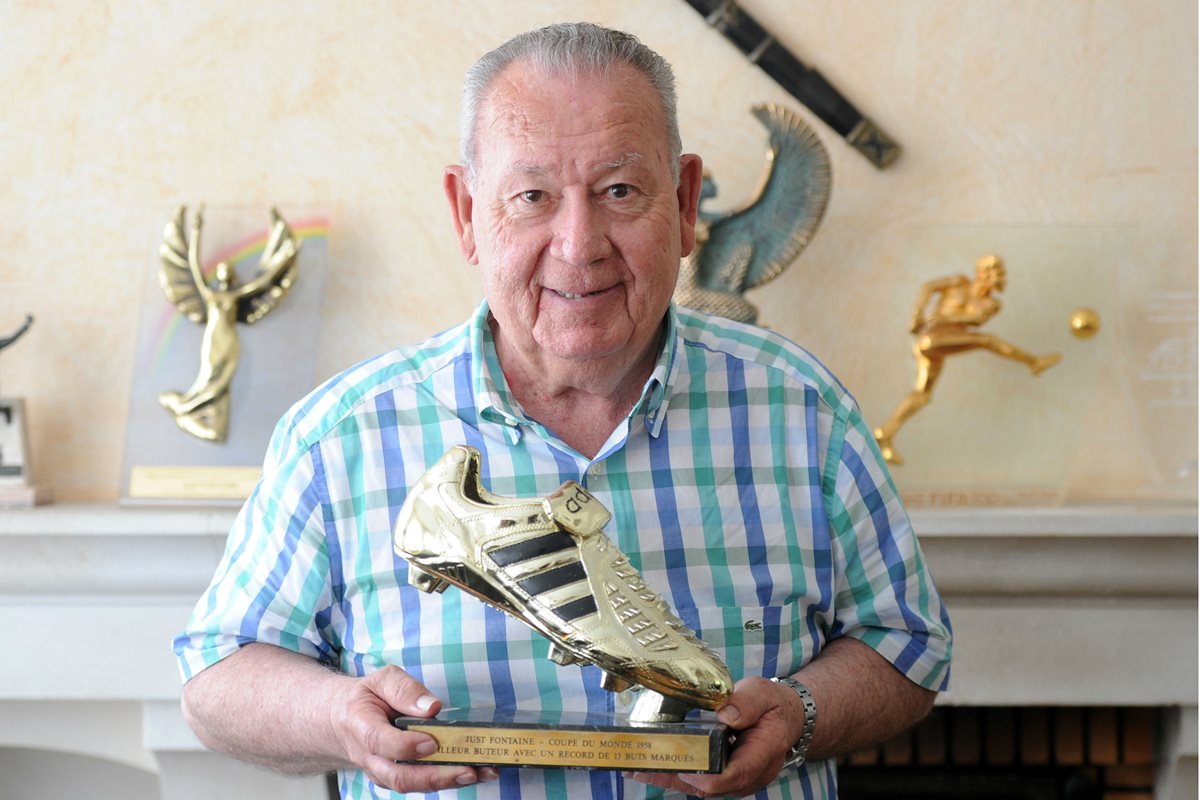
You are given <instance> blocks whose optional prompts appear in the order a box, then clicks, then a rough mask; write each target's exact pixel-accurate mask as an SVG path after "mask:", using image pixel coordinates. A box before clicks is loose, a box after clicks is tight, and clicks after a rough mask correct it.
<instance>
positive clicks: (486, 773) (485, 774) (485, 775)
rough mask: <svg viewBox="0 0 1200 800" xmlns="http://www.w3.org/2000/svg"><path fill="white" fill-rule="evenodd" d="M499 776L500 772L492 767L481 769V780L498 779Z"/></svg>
mask: <svg viewBox="0 0 1200 800" xmlns="http://www.w3.org/2000/svg"><path fill="white" fill-rule="evenodd" d="M499 778H500V772H499V771H498V770H494V769H492V768H491V767H484V768H483V769H481V770H479V780H481V781H494V780H498V779H499Z"/></svg>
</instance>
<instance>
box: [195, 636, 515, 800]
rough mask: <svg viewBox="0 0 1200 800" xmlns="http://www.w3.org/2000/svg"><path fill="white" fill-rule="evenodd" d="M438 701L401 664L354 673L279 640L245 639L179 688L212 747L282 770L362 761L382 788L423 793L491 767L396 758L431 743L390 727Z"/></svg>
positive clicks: (309, 770)
mask: <svg viewBox="0 0 1200 800" xmlns="http://www.w3.org/2000/svg"><path fill="white" fill-rule="evenodd" d="M440 707H441V704H440V702H439V701H438V700H437V698H435V697H433V695H431V694H430V693H429V692H428V690H426V689H425V687H424V686H422V685H421V684H420V683H418V682H417V681H416V680H414V679H413V678H412V676H410V675H409V674H408V673H406V672H404V671H403V670H401V669H399V668H398V667H385V668H383V669H381V670H379V671H378V672H376V673H373V674H371V675H369V676H367V677H366V678H352V677H349V676H346V675H342V674H341V673H338V672H333V671H331V670H328V669H326V668H324V667H322V666H321V665H320V664H318V663H317V662H316V661H314V660H313V659H311V658H308V657H306V656H302V655H299V654H298V653H294V652H291V651H288V650H283V649H281V648H278V647H272V646H271V645H265V644H248V645H246V646H245V647H243V648H242V649H241V650H239V651H238V652H236V653H234V654H233V655H231V656H229V657H227V658H225V659H223V660H222V661H220V662H218V663H216V664H214V665H212V666H211V667H209V668H208V669H205V670H204V671H203V672H200V673H198V674H197V675H195V676H194V677H193V678H192V679H191V680H190V681H188V683H187V684H186V685H185V686H184V690H183V712H184V716H185V717H186V718H187V720H188V723H189V724H190V725H191V726H192V729H193V730H195V731H196V734H197V735H198V736H199V737H200V740H201V741H202V742H203V743H204V744H205V745H206V746H207V747H209V748H211V749H213V750H216V751H218V752H221V753H225V754H227V755H230V756H233V757H234V758H239V759H241V760H243V761H249V762H251V763H254V764H259V765H261V766H264V767H268V768H270V769H274V770H277V771H280V772H286V773H291V774H298V775H305V774H308V775H312V774H318V773H321V772H328V771H330V770H334V769H347V768H361V769H362V770H363V771H364V772H366V774H367V777H368V778H369V779H370V780H371V781H373V782H374V783H376V784H378V785H379V786H382V787H386V788H388V789H393V790H395V791H398V792H430V791H436V790H438V789H452V788H457V787H460V786H468V785H470V784H473V783H477V782H479V781H486V780H494V779H495V778H496V777H497V776H498V774H497V772H496V770H495V769H493V768H491V767H479V768H472V767H466V766H457V765H446V764H397V763H395V762H396V761H398V760H411V759H416V758H420V757H421V756H423V755H428V754H429V753H431V752H433V751H434V749H436V747H437V745H436V743H435V742H434V740H433V738H432V737H430V736H428V735H427V734H424V733H417V732H410V731H402V730H400V729H399V728H396V727H395V726H394V725H392V719H393V718H394V717H395V716H397V715H398V714H405V715H409V716H417V717H431V716H433V715H434V714H436V713H437V711H438V709H439V708H440Z"/></svg>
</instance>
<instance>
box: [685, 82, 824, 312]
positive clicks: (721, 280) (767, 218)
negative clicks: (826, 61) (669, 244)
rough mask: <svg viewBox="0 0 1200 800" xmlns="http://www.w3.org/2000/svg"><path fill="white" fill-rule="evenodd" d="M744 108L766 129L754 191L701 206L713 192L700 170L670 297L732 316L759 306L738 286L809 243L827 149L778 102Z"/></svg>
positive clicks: (761, 277)
mask: <svg viewBox="0 0 1200 800" xmlns="http://www.w3.org/2000/svg"><path fill="white" fill-rule="evenodd" d="M751 113H752V114H754V116H755V117H756V118H757V119H758V121H759V122H761V123H762V125H763V127H765V128H766V129H767V133H768V134H769V142H770V146H769V148H768V150H767V164H766V168H765V170H764V172H763V176H762V179H761V181H760V183H759V187H758V190H757V191H756V192H755V195H754V198H753V199H752V200H750V201H749V202H748V203H747V204H746V205H745V206H743V207H742V208H740V209H738V210H736V211H731V212H727V213H714V212H708V211H705V210H704V204H705V202H706V201H707V200H709V199H710V198H712V197H714V196H715V195H716V193H717V186H716V183H715V182H714V181H713V179H712V176H710V175H708V174H707V173H706V174H705V176H704V180H703V184H702V185H701V189H700V205H701V208H700V213H699V216H698V218H697V220H696V248H695V250H693V251H692V253H691V255H689V256H687V257H686V258H684V259H683V261H682V262H681V263H680V266H679V282H678V284H677V285H676V287H675V302H677V303H678V304H679V305H681V306H688V307H689V308H698V309H700V310H702V311H708V312H709V313H712V314H717V315H719V316H722V317H728V318H729V319H733V320H737V321H738V322H750V323H753V322H755V321H756V320H757V319H758V309H756V308H755V307H754V306H753V305H751V304H750V303H749V302H748V301H747V300H746V299H745V298H744V297H743V296H742V293H743V292H745V291H747V290H748V289H753V288H755V287H757V286H761V285H763V284H764V283H766V282H767V281H769V280H772V279H774V278H776V277H778V275H779V274H780V273H781V272H783V270H784V269H786V268H787V266H788V265H789V264H791V263H792V261H794V260H795V259H796V257H797V256H798V255H800V252H801V251H802V250H803V249H804V248H805V247H806V246H807V245H808V243H809V240H811V239H812V236H813V233H814V232H815V231H816V229H817V226H818V225H819V224H820V223H821V217H822V216H823V215H824V213H825V206H826V204H827V202H828V200H829V188H830V182H831V174H832V173H831V171H830V167H829V154H828V153H827V152H826V151H825V147H824V145H822V144H821V140H820V139H818V138H817V135H816V134H815V133H813V131H812V129H811V128H809V127H808V125H806V124H805V123H804V121H803V120H801V119H800V117H798V116H797V115H796V114H794V113H792V112H791V111H789V110H788V109H786V108H784V107H783V106H778V105H775V104H773V103H766V104H762V105H757V106H754V108H752V109H751Z"/></svg>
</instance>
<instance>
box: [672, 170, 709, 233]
mask: <svg viewBox="0 0 1200 800" xmlns="http://www.w3.org/2000/svg"><path fill="white" fill-rule="evenodd" d="M703 180H704V162H703V161H701V160H700V156H698V155H696V154H695V153H684V154H683V155H682V156H680V157H679V188H678V189H676V191H675V194H676V196H677V197H678V200H679V244H680V250H679V255H680V256H688V255H690V254H691V252H692V250H693V249H695V247H696V216H697V214H698V213H699V210H700V184H701V183H702V182H703Z"/></svg>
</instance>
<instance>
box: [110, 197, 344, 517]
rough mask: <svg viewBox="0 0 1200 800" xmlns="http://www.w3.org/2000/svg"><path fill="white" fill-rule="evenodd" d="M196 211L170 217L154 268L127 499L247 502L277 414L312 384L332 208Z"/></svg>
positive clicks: (129, 438)
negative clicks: (328, 211)
mask: <svg viewBox="0 0 1200 800" xmlns="http://www.w3.org/2000/svg"><path fill="white" fill-rule="evenodd" d="M199 211H200V209H199V208H187V209H178V210H174V211H164V212H163V213H162V214H161V223H160V224H162V223H165V227H164V228H160V231H162V232H161V233H160V234H159V235H158V236H156V237H155V240H154V245H153V255H152V257H151V258H150V259H148V261H149V265H148V267H147V268H146V270H145V279H144V284H143V291H142V310H141V320H140V324H139V329H138V343H137V352H136V354H135V366H134V375H133V388H132V392H131V395H130V409H129V425H128V428H127V431H126V440H125V456H124V464H123V470H122V481H123V483H122V501H123V502H126V503H152V502H160V503H162V502H167V503H179V502H184V503H217V504H222V503H228V504H239V503H241V502H242V501H244V500H245V499H246V497H247V496H248V495H249V494H250V492H251V491H252V489H253V487H254V485H255V483H256V482H257V480H258V477H259V469H260V466H259V465H260V464H261V463H262V457H263V453H265V452H266V448H267V444H268V442H269V440H270V436H271V433H272V431H273V430H274V428H275V425H276V423H277V422H278V421H279V418H280V417H281V416H282V415H283V413H284V412H285V411H286V410H287V409H288V408H289V407H290V406H291V404H292V403H294V402H296V401H297V400H298V399H300V398H301V397H303V396H304V394H306V393H307V392H308V391H310V390H311V389H312V387H313V384H314V379H315V362H316V347H317V339H318V334H319V330H320V309H321V290H322V283H323V280H324V270H325V262H326V257H327V247H326V245H327V236H328V231H329V221H328V216H327V215H326V214H325V213H323V212H321V211H314V210H303V209H300V210H293V209H284V210H283V211H282V213H277V212H276V211H275V210H274V209H270V208H268V207H267V206H255V207H250V206H221V207H215V208H207V209H204V210H203V216H202V217H201V216H200V215H199V213H198V212H199ZM193 245H195V246H193ZM192 261H195V262H196V263H195V264H194V265H193V264H192V263H191V262H192ZM196 274H200V275H201V276H202V278H201V279H199V280H198V279H197V278H196V277H195V276H196Z"/></svg>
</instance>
